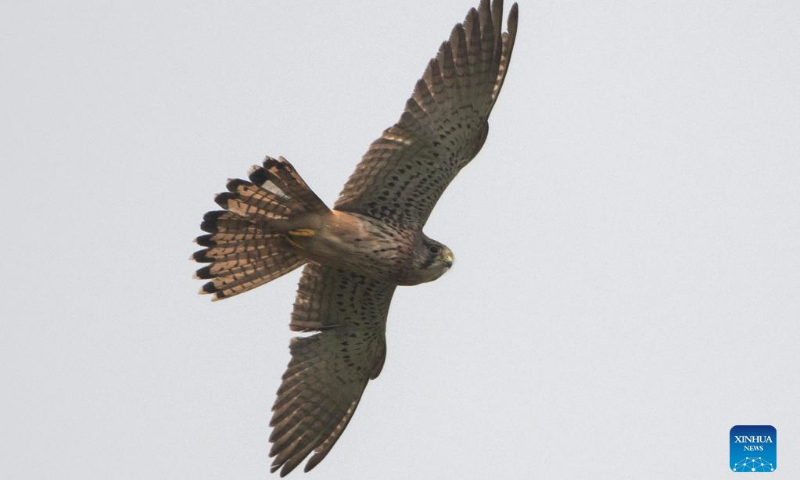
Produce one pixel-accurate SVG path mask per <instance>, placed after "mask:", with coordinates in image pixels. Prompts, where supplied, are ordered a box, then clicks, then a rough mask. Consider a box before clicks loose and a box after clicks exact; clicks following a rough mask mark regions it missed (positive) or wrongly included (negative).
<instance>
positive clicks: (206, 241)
mask: <svg viewBox="0 0 800 480" xmlns="http://www.w3.org/2000/svg"><path fill="white" fill-rule="evenodd" d="M212 238H213V235H200V236H199V237H197V238H195V239H194V241H195V243H197V244H198V245H200V246H201V247H214V246H216V242H214V240H213V239H212Z"/></svg>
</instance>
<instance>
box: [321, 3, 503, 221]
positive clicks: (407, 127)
mask: <svg viewBox="0 0 800 480" xmlns="http://www.w3.org/2000/svg"><path fill="white" fill-rule="evenodd" d="M502 15H503V2H502V0H495V1H494V2H493V3H492V5H491V6H490V5H489V0H481V3H480V7H479V8H478V10H475V9H474V8H473V9H471V10H470V11H469V13H468V14H467V18H466V20H465V21H464V23H463V24H458V25H456V26H455V28H453V31H452V33H451V34H450V39H449V40H448V41H446V42H444V43H443V44H442V46H441V48H440V49H439V53H438V55H437V56H436V58H434V59H432V60H431V61H430V62H429V63H428V68H427V69H426V70H425V74H424V75H423V77H422V78H421V79H420V80H419V81H418V82H417V85H416V87H415V88H414V93H413V95H412V96H411V98H410V99H409V100H408V101H407V102H406V107H405V111H404V112H403V114H402V116H401V117H400V121H399V122H397V124H395V125H394V126H392V127H390V128H389V129H387V130H386V131H384V132H383V134H382V135H381V137H380V138H378V139H377V140H375V141H374V142H373V143H372V145H370V147H369V150H368V151H367V153H366V154H365V155H364V157H363V159H362V160H361V163H360V164H359V165H358V167H356V171H355V172H354V173H353V174H352V176H351V177H350V179H349V180H348V181H347V184H346V185H345V187H344V190H343V191H342V193H341V195H340V197H339V199H338V200H337V202H336V206H335V208H336V209H337V210H342V211H347V212H354V213H361V214H365V215H369V216H372V217H374V218H379V219H381V220H383V221H385V222H387V223H390V224H393V225H398V226H404V227H411V228H422V227H423V226H424V225H425V222H426V221H427V219H428V216H429V215H430V213H431V210H433V207H434V205H436V202H437V201H438V200H439V197H440V196H441V194H442V192H444V189H445V188H446V187H447V185H448V184H449V183H450V182H451V181H452V180H453V178H455V176H456V174H458V172H459V170H461V168H463V167H464V166H465V165H466V164H467V163H469V161H470V160H472V158H473V157H475V155H476V154H477V153H478V151H479V150H480V149H481V147H482V146H483V142H484V141H485V140H486V135H487V133H488V130H489V124H488V123H487V119H488V118H489V113H490V112H491V111H492V107H493V106H494V104H495V102H496V101H497V96H498V94H499V93H500V88H501V87H502V86H503V80H504V79H505V75H506V72H507V71H508V64H509V60H510V59H511V52H512V50H513V48H514V39H515V37H516V33H517V17H518V13H517V4H514V5H513V6H512V7H511V11H510V12H509V15H508V31H507V32H503V33H501V23H502Z"/></svg>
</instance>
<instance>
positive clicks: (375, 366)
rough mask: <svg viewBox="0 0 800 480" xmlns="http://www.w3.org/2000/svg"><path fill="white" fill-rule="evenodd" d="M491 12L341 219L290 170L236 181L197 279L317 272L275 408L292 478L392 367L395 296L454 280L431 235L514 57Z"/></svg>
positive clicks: (403, 124) (379, 151) (310, 276)
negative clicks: (439, 205) (432, 219)
mask: <svg viewBox="0 0 800 480" xmlns="http://www.w3.org/2000/svg"><path fill="white" fill-rule="evenodd" d="M502 13H503V4H502V0H495V1H494V2H493V3H492V4H491V5H490V4H489V1H488V0H481V3H480V7H479V8H478V10H475V9H472V10H470V12H469V14H468V15H467V18H466V20H465V21H464V23H463V24H458V25H456V27H455V28H454V29H453V32H452V33H451V35H450V39H449V40H448V41H446V42H444V43H443V44H442V46H441V48H440V49H439V53H438V55H437V57H436V58H434V59H432V60H431V61H430V62H429V63H428V68H427V69H426V70H425V74H424V75H423V77H422V78H421V79H420V80H419V81H418V82H417V84H416V86H415V88H414V93H413V95H412V97H411V98H410V99H409V100H408V102H406V107H405V110H404V112H403V114H402V115H401V117H400V120H399V121H398V122H397V123H396V124H395V125H393V126H392V127H390V128H388V129H387V130H385V131H384V132H383V134H382V135H381V136H380V137H379V138H378V139H377V140H375V142H373V143H372V145H370V147H369V150H368V151H367V153H366V154H365V155H364V157H363V159H362V161H361V163H360V164H359V165H358V167H357V168H356V171H355V172H354V173H353V174H352V175H351V177H350V179H349V180H348V182H347V184H346V185H345V188H344V190H343V191H342V193H341V195H340V197H339V199H338V200H337V202H336V204H335V205H334V208H333V209H329V208H328V207H327V206H326V205H325V203H324V202H323V201H322V200H320V199H319V198H318V197H317V196H316V195H315V194H314V192H313V191H312V190H311V189H310V188H309V187H308V185H307V184H306V183H305V181H303V179H302V178H301V177H300V175H299V174H298V173H297V171H296V170H295V169H294V167H293V166H292V165H291V164H289V162H287V161H286V160H285V159H284V158H282V157H281V158H279V159H277V160H276V159H274V158H270V157H267V159H266V160H265V161H264V162H263V165H260V166H254V167H253V168H252V169H251V170H250V172H249V181H247V180H238V179H234V180H230V181H229V182H228V185H227V187H228V191H227V192H225V193H221V194H219V195H218V196H217V197H216V202H217V203H218V204H219V205H220V206H221V207H222V208H223V210H218V211H212V212H208V213H207V214H206V215H205V216H204V217H203V223H202V224H201V228H202V229H203V230H204V231H205V232H207V233H208V234H207V235H203V236H201V237H198V238H197V243H198V244H199V245H201V246H203V247H205V248H204V249H203V250H200V251H198V252H196V253H195V254H194V255H193V258H194V260H196V261H198V262H203V263H208V264H209V265H207V266H205V267H203V268H201V269H199V270H198V271H197V274H196V276H197V277H198V278H202V279H208V280H209V281H208V282H207V283H206V284H205V285H204V286H203V288H202V289H201V293H207V294H212V295H213V297H214V299H215V300H219V299H223V298H228V297H231V296H234V295H237V294H239V293H242V292H246V291H248V290H251V289H253V288H255V287H258V286H260V285H263V284H265V283H268V282H270V281H272V280H274V279H276V278H278V277H280V276H282V275H284V274H286V273H288V272H290V271H292V270H294V269H296V268H299V267H300V266H303V265H305V268H304V270H303V275H302V277H301V279H300V284H299V286H298V290H297V298H296V300H295V304H294V311H293V312H292V319H291V323H290V325H289V326H290V328H291V329H292V330H295V331H306V332H309V331H313V332H318V333H316V334H314V335H312V336H307V337H298V338H294V339H292V341H291V343H290V351H291V354H292V359H291V361H290V363H289V366H288V368H287V370H286V373H284V375H283V382H282V384H281V387H280V389H279V390H278V398H277V399H276V401H275V404H274V405H273V417H272V421H271V422H270V424H271V426H272V427H273V431H272V435H271V436H270V442H272V444H273V446H272V450H271V451H270V455H271V456H274V457H275V460H274V461H273V467H272V468H273V471H274V470H277V469H279V468H280V469H281V475H286V474H287V473H289V472H290V471H292V470H293V469H294V468H295V467H297V465H299V464H300V463H301V462H302V461H303V460H304V459H305V458H306V457H307V456H309V455H312V456H311V458H310V459H309V460H308V462H307V463H306V467H305V469H306V471H308V470H310V469H311V468H314V466H316V465H317V464H319V462H320V461H322V459H324V458H325V456H326V455H327V454H328V452H329V451H330V449H331V448H332V447H333V445H334V444H335V443H336V441H337V440H338V439H339V437H340V436H341V434H342V432H343V431H344V429H345V427H346V426H347V424H348V422H349V421H350V419H351V418H352V415H353V413H354V412H355V409H356V407H357V406H358V403H359V401H360V399H361V395H362V393H363V391H364V388H365V387H366V385H367V383H368V382H369V380H371V379H374V378H376V377H377V376H378V375H379V374H380V372H381V369H382V368H383V364H384V361H385V359H386V338H385V330H386V318H387V315H388V312H389V304H390V302H391V299H392V295H393V294H394V290H395V288H396V287H397V286H399V285H417V284H420V283H425V282H430V281H432V280H435V279H437V278H439V277H440V276H441V275H443V274H444V273H445V272H446V271H447V270H448V269H449V268H450V267H451V266H452V264H453V253H452V252H451V251H450V249H449V248H447V247H446V246H444V245H442V244H441V243H439V242H436V241H435V240H432V239H430V238H428V237H427V236H426V235H425V234H424V233H423V231H422V228H423V227H424V225H425V223H426V221H427V219H428V216H429V215H430V213H431V211H432V209H433V207H434V205H435V204H436V202H437V200H438V199H439V197H440V196H441V194H442V193H443V192H444V190H445V188H447V186H448V185H449V184H450V182H451V181H452V180H453V178H455V176H456V175H457V174H458V172H459V171H460V170H461V169H462V168H463V167H464V166H466V165H467V164H468V163H469V162H470V160H472V158H474V157H475V155H476V154H477V153H478V151H479V150H480V149H481V147H482V146H483V144H484V142H485V140H486V136H487V134H488V131H489V124H488V118H489V113H490V112H491V111H492V108H493V107H494V104H495V102H496V101H497V96H498V94H499V92H500V89H501V87H502V85H503V81H504V79H505V75H506V72H507V71H508V65H509V60H510V58H511V52H512V50H513V46H514V40H515V37H516V27H517V15H518V14H517V6H516V4H514V6H513V7H512V8H511V11H510V13H509V17H508V31H507V32H502V31H501V23H500V21H501V18H502Z"/></svg>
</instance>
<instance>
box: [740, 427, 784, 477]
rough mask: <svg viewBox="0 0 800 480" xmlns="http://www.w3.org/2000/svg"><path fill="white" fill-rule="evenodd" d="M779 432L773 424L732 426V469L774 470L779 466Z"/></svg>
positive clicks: (748, 470) (746, 470) (750, 470)
mask: <svg viewBox="0 0 800 480" xmlns="http://www.w3.org/2000/svg"><path fill="white" fill-rule="evenodd" d="M777 442H778V432H777V431H776V430H775V427H773V426H772V425H736V426H735V427H733V428H731V470H733V471H734V472H774V471H775V469H776V468H778V456H777V451H778V448H777Z"/></svg>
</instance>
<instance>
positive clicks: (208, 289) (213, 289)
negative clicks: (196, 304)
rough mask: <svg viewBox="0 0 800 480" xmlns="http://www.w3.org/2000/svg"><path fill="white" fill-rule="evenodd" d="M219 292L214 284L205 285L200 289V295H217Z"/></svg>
mask: <svg viewBox="0 0 800 480" xmlns="http://www.w3.org/2000/svg"><path fill="white" fill-rule="evenodd" d="M216 291H217V287H215V286H214V283H213V282H207V283H204V284H203V286H202V287H201V288H200V294H201V295H202V294H206V293H215V292H216Z"/></svg>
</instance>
